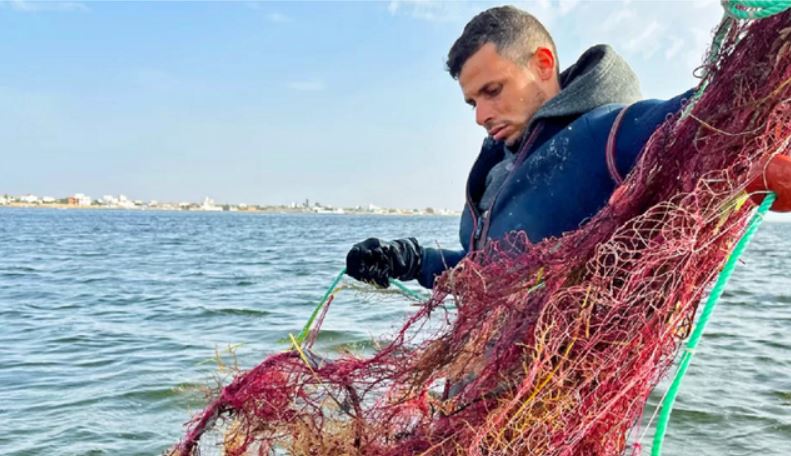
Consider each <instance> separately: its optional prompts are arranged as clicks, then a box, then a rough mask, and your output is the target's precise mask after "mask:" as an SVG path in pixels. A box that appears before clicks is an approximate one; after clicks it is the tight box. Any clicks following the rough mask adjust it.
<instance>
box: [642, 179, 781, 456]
mask: <svg viewBox="0 0 791 456" xmlns="http://www.w3.org/2000/svg"><path fill="white" fill-rule="evenodd" d="M774 201H775V194H774V193H769V194H767V195H766V198H764V201H763V202H762V203H761V205H760V206H759V207H758V211H757V212H756V213H755V215H754V216H753V218H752V220H750V224H749V225H748V226H747V230H746V231H745V232H744V235H742V237H741V239H739V242H738V243H737V244H736V247H734V249H733V252H731V254H730V256H729V257H728V260H727V261H726V263H725V266H724V267H723V269H722V272H720V275H719V277H718V278H717V282H716V284H715V285H714V288H713V289H712V290H711V294H710V295H709V298H708V300H707V301H706V305H705V306H704V307H703V312H702V313H701V315H700V318H699V319H698V324H697V326H695V330H694V331H693V332H692V335H691V336H690V338H689V341H688V342H687V346H686V348H685V349H684V353H683V355H682V356H681V361H680V363H679V367H678V371H677V372H676V377H675V378H674V379H673V383H672V384H671V385H670V389H669V390H668V393H667V395H666V396H665V399H664V400H663V401H662V412H661V413H660V415H659V421H658V422H657V425H656V434H654V444H653V447H652V448H651V456H659V455H660V454H661V452H662V442H663V440H664V437H665V431H666V430H667V423H668V422H669V421H670V412H671V411H672V409H673V404H674V403H675V401H676V396H677V395H678V390H679V387H680V386H681V380H682V379H683V378H684V374H685V373H686V372H687V368H688V367H689V363H690V362H691V361H692V355H693V354H694V353H695V348H696V347H697V346H698V341H699V340H700V338H701V337H702V336H703V330H704V329H705V328H706V323H708V321H709V318H710V317H711V313H712V312H713V311H714V308H715V307H716V306H717V301H718V300H719V299H720V296H721V295H722V292H723V290H724V289H725V285H726V284H727V283H728V279H730V277H731V274H732V273H733V269H734V267H735V266H736V262H737V261H739V257H740V256H741V255H742V253H743V252H744V249H745V248H746V247H747V244H749V243H750V239H751V238H752V237H753V235H754V234H755V232H756V230H758V227H759V226H760V225H761V222H763V219H764V215H765V214H766V212H767V211H768V210H769V208H770V207H771V206H772V203H774Z"/></svg>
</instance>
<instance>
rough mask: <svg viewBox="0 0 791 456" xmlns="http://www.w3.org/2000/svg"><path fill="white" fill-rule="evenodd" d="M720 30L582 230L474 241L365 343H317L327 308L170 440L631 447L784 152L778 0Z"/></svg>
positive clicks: (253, 450) (303, 447)
mask: <svg viewBox="0 0 791 456" xmlns="http://www.w3.org/2000/svg"><path fill="white" fill-rule="evenodd" d="M716 33H717V34H716V37H715V40H714V45H713V46H712V49H711V51H710V53H709V59H708V60H707V61H706V64H705V65H704V67H703V70H704V71H703V72H704V74H703V76H702V80H701V83H700V86H699V90H698V93H697V94H696V96H695V97H694V98H693V100H690V102H689V103H688V104H687V105H686V106H685V108H684V109H683V110H682V112H680V113H678V114H676V115H674V116H672V118H669V119H667V121H666V122H665V123H664V124H663V125H662V126H661V127H659V128H658V129H657V131H656V132H655V133H654V134H653V135H652V137H651V139H650V140H649V142H648V143H647V144H646V146H645V147H644V150H643V152H642V154H641V156H640V159H639V161H638V163H637V165H636V167H635V168H634V169H633V170H632V172H631V173H630V174H629V176H628V177H627V178H626V180H625V181H624V183H623V184H622V185H621V186H620V187H619V188H618V189H617V190H616V192H615V193H614V195H613V197H612V198H611V200H610V202H609V204H608V205H607V206H606V207H605V208H604V209H603V210H602V211H601V212H599V213H598V214H597V215H596V216H595V217H594V218H593V219H591V220H590V221H588V222H587V223H586V224H585V225H584V226H583V227H582V228H580V229H579V230H577V231H574V232H570V233H567V234H565V235H564V236H562V237H560V238H553V239H547V240H544V241H542V242H540V243H538V244H533V243H531V242H530V241H529V240H528V239H527V238H526V236H525V235H524V234H518V233H516V234H512V235H510V236H509V237H508V238H506V239H504V240H502V241H500V242H496V243H492V244H491V245H490V246H488V247H487V248H486V249H485V250H483V251H479V252H476V253H474V254H472V255H469V256H468V257H467V258H465V259H464V260H463V261H462V262H461V263H460V264H459V265H458V266H457V267H456V268H454V269H452V270H450V271H448V272H446V273H445V274H444V275H442V276H441V277H440V278H438V280H437V282H436V285H435V288H434V291H433V294H432V295H431V297H430V298H429V299H428V300H427V301H426V302H425V303H423V304H422V305H421V306H420V307H419V308H418V310H417V311H416V312H415V313H414V314H413V315H412V316H411V317H410V318H409V319H408V320H407V321H406V323H405V324H404V325H403V327H402V328H401V329H400V331H398V332H397V333H396V334H395V336H394V337H393V340H392V341H391V342H389V343H388V344H386V345H384V346H383V347H381V348H380V349H379V350H378V351H377V352H376V353H375V354H373V355H371V356H354V355H350V354H349V355H343V356H338V357H335V358H334V359H327V358H324V357H322V356H320V355H319V354H317V353H315V352H314V351H313V350H312V347H313V339H314V337H315V334H316V331H318V329H319V328H320V326H321V321H322V319H323V317H324V314H325V313H326V312H327V309H328V308H329V307H328V305H329V304H327V305H325V306H324V308H323V309H322V313H321V314H319V316H318V318H317V319H316V321H315V322H314V323H313V326H312V332H311V333H310V334H308V337H306V338H304V339H302V338H300V339H299V340H298V339H296V338H294V339H293V342H294V344H293V348H292V349H291V350H289V351H286V352H283V353H279V354H276V355H273V356H271V357H269V358H267V359H266V360H264V361H263V362H262V363H261V364H259V365H258V366H256V367H255V368H253V369H252V370H250V371H247V372H245V373H242V374H240V375H239V376H237V377H236V378H235V379H234V380H233V381H232V382H231V383H230V384H228V385H227V386H225V387H224V388H222V389H221V390H220V391H219V392H218V394H217V395H216V397H215V398H214V399H213V400H212V401H211V403H210V404H209V405H208V406H207V408H206V409H205V410H204V411H203V412H202V413H201V414H200V415H198V416H196V417H195V418H194V420H193V421H192V422H190V423H189V425H188V430H187V432H186V435H185V436H184V437H183V439H182V440H181V442H180V443H179V444H178V445H177V446H176V447H174V448H173V449H172V450H171V452H172V454H175V455H183V456H186V455H193V454H199V453H201V452H210V451H222V452H223V454H228V455H242V454H284V453H287V454H299V455H308V454H313V455H347V454H348V455H411V454H430V455H453V454H472V455H497V454H540V455H619V454H623V453H624V452H625V451H626V450H627V449H629V448H631V449H632V451H634V452H639V447H638V446H634V445H631V443H630V431H632V430H633V429H634V428H635V426H637V425H638V421H639V418H640V417H641V415H642V414H643V411H644V407H645V404H646V402H647V399H648V395H649V393H650V392H651V390H652V389H653V388H654V386H655V385H656V384H657V383H658V381H659V380H660V379H661V378H662V376H663V375H664V374H665V373H666V372H667V371H668V369H669V367H670V366H671V364H672V362H673V359H674V356H675V355H676V353H677V352H678V350H679V346H680V343H681V341H682V340H683V339H684V338H685V337H686V336H687V335H688V333H689V331H690V328H691V326H692V323H693V317H694V315H695V310H696V306H697V304H698V303H699V302H700V300H701V298H702V297H703V295H704V294H705V293H706V291H705V290H706V289H707V286H708V285H710V284H711V282H712V280H713V279H714V278H715V277H716V274H717V272H718V271H719V269H720V268H721V267H722V265H723V263H724V261H725V260H726V258H727V256H728V254H729V252H730V250H731V248H732V247H733V244H734V243H735V242H736V241H737V240H738V239H739V237H740V236H741V235H742V233H743V231H744V228H745V226H746V222H747V220H748V217H749V216H750V214H751V212H752V210H753V208H754V203H752V202H751V201H750V199H749V198H748V195H747V194H746V193H745V191H744V189H745V187H746V186H747V185H748V183H750V182H751V181H753V180H754V179H756V178H757V177H758V176H760V175H761V173H762V170H763V167H764V166H765V165H766V164H767V162H768V160H769V159H770V158H772V157H773V156H774V155H777V154H788V153H789V140H790V138H791V103H790V102H789V100H790V99H791V53H790V52H791V50H790V45H789V42H791V40H789V35H790V34H791V14H789V13H782V14H778V15H775V16H772V17H770V18H767V19H763V20H760V21H754V22H747V21H738V20H734V19H727V20H724V21H723V22H722V24H721V25H720V28H719V29H718V30H717V32H716ZM547 216H551V214H548V215H547ZM327 301H328V302H329V301H331V299H328V300H327ZM215 445H218V446H220V447H221V450H217V449H216V447H215Z"/></svg>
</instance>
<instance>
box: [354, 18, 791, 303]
mask: <svg viewBox="0 0 791 456" xmlns="http://www.w3.org/2000/svg"><path fill="white" fill-rule="evenodd" d="M447 67H448V71H449V73H450V75H451V76H452V77H453V78H454V79H457V80H458V81H459V85H460V86H461V90H462V93H463V95H464V100H465V101H466V102H467V103H468V104H469V105H471V106H472V107H473V108H474V109H475V121H476V123H478V125H480V126H482V127H484V128H485V129H486V131H487V133H488V134H489V136H488V137H487V138H486V140H484V143H483V147H482V148H481V152H480V155H479V156H478V159H477V160H476V162H475V164H474V165H473V167H472V170H471V171H470V176H469V178H468V181H467V203H466V205H465V208H464V212H463V215H462V219H461V226H460V232H459V234H460V239H461V244H462V247H463V250H461V251H453V250H445V249H433V248H423V247H421V246H420V245H419V244H418V242H417V240H416V239H415V238H408V239H399V240H395V241H391V242H385V241H382V240H379V239H375V238H370V239H367V240H365V241H363V242H361V243H358V244H356V245H354V246H353V247H352V249H351V250H350V251H349V253H348V255H347V257H346V265H347V273H348V274H349V275H350V276H352V277H354V278H355V279H358V280H363V281H366V282H372V283H375V284H377V285H379V286H382V287H387V286H389V283H390V279H391V278H397V279H399V280H411V279H418V281H419V282H420V284H421V285H423V286H424V287H427V288H431V287H432V286H433V283H434V279H435V277H436V276H437V275H439V274H441V273H442V272H443V271H444V270H445V269H448V268H452V267H454V266H455V265H456V264H457V263H458V262H459V261H461V259H462V258H464V256H465V255H467V254H468V253H469V252H472V251H474V250H477V249H480V248H481V247H482V246H483V245H485V244H486V243H487V242H489V241H491V240H496V239H501V238H503V237H504V236H505V235H506V234H507V233H509V232H511V231H524V232H525V233H526V234H527V236H528V238H529V239H530V240H531V241H532V242H539V241H541V240H542V239H544V238H547V237H550V236H559V235H561V234H562V233H564V232H566V231H570V230H574V229H576V228H578V227H579V226H581V225H582V224H583V223H585V221H586V220H587V219H589V218H590V217H592V216H593V215H594V214H596V213H597V212H598V211H599V210H600V209H601V208H603V207H604V206H605V205H606V204H607V201H608V199H609V198H610V196H611V195H612V193H613V191H614V190H615V188H616V187H617V186H618V184H620V182H621V179H622V178H623V176H625V175H626V174H627V173H628V172H629V170H630V169H631V168H632V166H633V165H634V163H635V161H636V158H637V154H638V153H639V152H640V150H641V149H642V147H643V145H644V144H645V142H646V141H647V140H648V138H649V137H650V136H651V134H652V133H653V132H654V130H655V129H656V128H657V127H658V126H659V125H660V124H661V123H662V122H663V121H664V120H665V119H666V117H667V116H668V115H669V114H672V113H675V112H677V111H678V110H679V109H680V108H681V104H682V102H683V100H684V99H685V98H688V97H689V95H691V92H687V93H685V94H682V95H680V96H677V97H675V98H673V99H670V100H667V101H659V100H645V101H637V100H639V99H640V98H641V95H640V90H639V85H638V81H637V77H636V75H635V74H634V72H633V71H632V70H631V69H630V68H629V66H628V65H627V64H626V62H624V61H623V59H622V58H621V57H620V56H619V55H618V54H616V53H615V51H614V50H613V49H612V48H610V47H609V46H605V45H598V46H594V47H592V48H590V49H588V50H587V51H585V53H583V54H582V56H581V57H580V58H579V60H578V61H577V62H576V63H575V64H573V65H572V66H570V67H569V68H568V69H566V70H565V71H564V72H562V73H559V70H558V68H559V65H558V59H557V50H556V48H555V44H554V42H553V40H552V37H551V36H550V35H549V33H548V32H547V30H546V29H545V28H544V26H543V25H542V24H541V23H540V22H539V21H538V20H537V19H536V18H535V17H533V16H532V15H530V14H528V13H526V12H524V11H521V10H519V9H517V8H514V7H511V6H504V7H497V8H491V9H489V10H486V11H484V12H482V13H480V14H478V15H477V16H475V17H474V18H473V19H472V20H471V21H470V22H469V23H468V24H467V25H466V26H465V27H464V31H463V33H462V35H461V36H460V37H459V39H458V40H456V42H455V43H454V44H453V46H452V47H451V49H450V52H449V53H448V61H447ZM608 143H609V146H608ZM770 168H771V169H770V170H774V171H773V174H772V173H769V172H767V174H766V175H767V176H768V177H772V176H776V177H775V178H774V181H772V182H764V183H760V184H758V185H757V186H755V187H754V188H752V189H751V190H760V189H762V188H763V189H765V188H767V185H768V188H771V189H773V190H776V191H777V192H778V193H779V197H780V198H779V199H778V203H777V204H776V206H775V208H777V207H785V206H789V209H791V160H785V157H778V160H775V161H773V162H772V163H771V166H770ZM777 176H785V177H783V178H781V177H777ZM764 180H765V181H766V180H767V179H764ZM778 182H780V183H779V184H778Z"/></svg>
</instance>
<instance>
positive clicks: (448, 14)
mask: <svg viewBox="0 0 791 456" xmlns="http://www.w3.org/2000/svg"><path fill="white" fill-rule="evenodd" d="M478 6H479V5H471V4H465V3H464V2H448V1H439V0H392V1H390V3H388V4H387V11H388V12H390V14H392V15H394V16H396V15H399V14H404V15H408V16H411V17H413V18H415V19H420V20H423V21H428V22H449V21H457V20H462V19H469V18H470V17H472V15H471V14H470V11H472V10H474V9H477V7H478Z"/></svg>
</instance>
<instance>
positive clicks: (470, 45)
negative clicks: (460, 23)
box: [446, 6, 557, 79]
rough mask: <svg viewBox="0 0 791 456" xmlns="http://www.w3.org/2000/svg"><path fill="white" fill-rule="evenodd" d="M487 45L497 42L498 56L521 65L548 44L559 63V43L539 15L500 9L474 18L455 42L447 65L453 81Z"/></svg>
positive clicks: (511, 8) (505, 8)
mask: <svg viewBox="0 0 791 456" xmlns="http://www.w3.org/2000/svg"><path fill="white" fill-rule="evenodd" d="M486 43H494V45H495V46H496V47H497V52H498V53H500V54H501V55H503V56H507V57H509V58H510V59H512V60H514V61H515V62H518V63H524V62H526V61H527V60H528V59H529V58H530V57H531V56H532V55H533V52H535V50H536V47H538V46H540V45H548V46H549V47H550V48H551V49H552V53H553V54H555V59H556V60H557V50H556V48H555V42H554V41H553V40H552V36H550V34H549V32H547V29H546V28H545V27H544V25H543V24H542V23H541V22H539V20H538V19H536V18H535V16H533V15H532V14H530V13H528V12H526V11H522V10H520V9H519V8H515V7H513V6H498V7H496V8H490V9H488V10H486V11H484V12H482V13H479V14H478V15H477V16H475V17H474V18H472V20H471V21H470V22H468V23H467V25H465V26H464V31H463V32H462V33H461V36H460V37H459V39H457V40H456V42H455V43H453V46H452V47H451V48H450V51H449V52H448V61H447V64H446V65H447V69H448V72H449V73H450V75H451V76H452V77H453V79H458V78H459V73H461V68H462V67H463V66H464V63H466V62H467V60H468V59H469V58H470V56H472V55H473V54H475V53H476V52H478V50H479V49H480V48H481V47H483V45H485V44H486Z"/></svg>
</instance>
